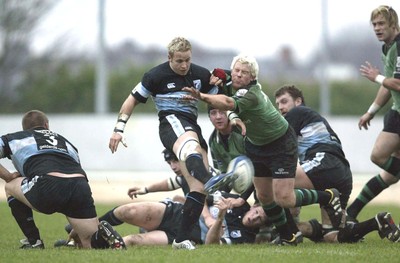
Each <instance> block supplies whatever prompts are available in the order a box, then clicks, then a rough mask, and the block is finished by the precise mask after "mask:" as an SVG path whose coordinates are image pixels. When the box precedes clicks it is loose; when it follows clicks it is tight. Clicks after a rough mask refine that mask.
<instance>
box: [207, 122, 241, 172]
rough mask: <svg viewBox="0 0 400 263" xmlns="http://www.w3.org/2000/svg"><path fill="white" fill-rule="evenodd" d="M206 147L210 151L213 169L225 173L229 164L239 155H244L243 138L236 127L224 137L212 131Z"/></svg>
mask: <svg viewBox="0 0 400 263" xmlns="http://www.w3.org/2000/svg"><path fill="white" fill-rule="evenodd" d="M208 145H209V147H210V151H211V157H212V160H213V166H214V168H216V169H218V170H220V171H221V172H222V173H226V170H227V168H228V165H229V162H230V161H231V160H232V159H233V158H235V157H238V156H239V155H243V154H245V150H244V137H243V136H242V134H241V133H240V131H239V130H238V129H237V128H236V127H232V132H231V133H230V134H229V135H227V136H225V135H222V134H220V133H219V132H218V131H217V130H214V131H213V133H212V134H211V136H210V138H209V140H208Z"/></svg>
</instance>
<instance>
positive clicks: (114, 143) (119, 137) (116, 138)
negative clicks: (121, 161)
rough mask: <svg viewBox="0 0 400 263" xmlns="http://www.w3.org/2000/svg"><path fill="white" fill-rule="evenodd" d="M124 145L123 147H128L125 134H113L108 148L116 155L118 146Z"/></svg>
mask: <svg viewBox="0 0 400 263" xmlns="http://www.w3.org/2000/svg"><path fill="white" fill-rule="evenodd" d="M120 142H121V143H122V145H123V146H125V147H128V145H127V144H126V140H125V137H124V134H123V133H121V132H113V134H112V135H111V138H110V142H109V143H108V148H110V150H111V152H112V153H115V152H116V151H117V149H118V144H119V143H120Z"/></svg>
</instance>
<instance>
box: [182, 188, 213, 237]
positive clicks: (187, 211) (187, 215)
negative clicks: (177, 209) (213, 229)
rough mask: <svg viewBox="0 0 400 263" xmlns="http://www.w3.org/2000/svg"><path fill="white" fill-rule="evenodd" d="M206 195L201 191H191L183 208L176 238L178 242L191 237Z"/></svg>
mask: <svg viewBox="0 0 400 263" xmlns="http://www.w3.org/2000/svg"><path fill="white" fill-rule="evenodd" d="M205 199H206V196H205V195H204V194H202V193H199V192H190V193H189V194H188V195H187V197H186V202H185V204H184V205H183V208H182V222H181V225H180V228H179V230H178V234H177V236H176V238H175V241H176V242H177V243H179V242H182V241H184V240H188V239H190V234H191V231H192V228H193V226H194V225H195V224H196V223H197V222H198V220H199V218H200V215H201V212H202V211H203V206H204V202H205Z"/></svg>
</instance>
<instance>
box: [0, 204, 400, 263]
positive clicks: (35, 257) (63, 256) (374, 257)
mask: <svg viewBox="0 0 400 263" xmlns="http://www.w3.org/2000/svg"><path fill="white" fill-rule="evenodd" d="M113 207H114V206H113V205H102V204H97V211H98V214H99V215H102V214H103V213H104V212H106V211H108V210H109V209H111V208H113ZM381 211H389V212H391V213H392V216H393V218H394V219H395V221H396V222H398V220H399V217H400V210H399V207H398V206H393V205H379V206H378V205H370V206H367V207H366V208H364V210H363V211H362V213H361V214H360V216H359V219H360V220H361V221H362V220H365V219H368V218H371V217H373V216H374V215H375V214H376V213H378V212H381ZM0 214H1V215H2V216H1V225H2V228H1V229H2V230H1V241H0V262H11V263H12V262H61V263H62V262H174V263H180V262H185V263H188V262H218V263H219V262H287V263H290V262H296V263H297V262H324V263H328V262H335V263H337V262H393V260H394V259H396V258H397V257H398V251H399V248H400V243H391V242H390V241H388V240H387V239H383V240H381V239H380V238H379V236H378V233H377V232H372V233H370V234H368V235H367V236H366V237H365V240H364V241H363V242H361V243H357V244H321V243H319V244H315V243H313V242H310V241H309V240H307V239H305V241H304V243H303V244H300V245H299V246H297V247H278V246H273V245H268V244H257V245H234V246H219V245H207V246H198V247H197V249H196V250H194V251H182V250H173V249H172V248H171V247H170V246H154V247H129V248H128V249H127V250H125V251H112V250H78V249H74V248H67V247H63V248H54V247H53V243H54V242H55V241H56V240H57V239H62V238H66V233H65V231H64V226H65V224H66V219H65V217H64V216H63V215H60V214H54V215H43V214H39V213H34V217H35V221H36V223H37V225H38V227H39V229H40V230H41V236H42V239H43V240H44V243H45V246H46V249H45V250H21V249H19V246H20V243H19V239H22V238H23V235H22V232H21V231H20V230H19V228H18V226H17V224H16V223H15V221H14V219H13V217H12V215H11V213H10V210H9V207H8V206H7V204H6V203H5V202H2V203H0ZM311 218H319V209H318V207H317V206H316V205H314V206H308V207H304V208H302V211H301V219H302V220H308V219H311ZM116 230H117V231H118V232H119V233H120V234H121V235H127V234H131V233H138V228H137V227H133V226H130V225H126V224H124V225H121V226H118V227H116ZM394 261H397V260H394Z"/></svg>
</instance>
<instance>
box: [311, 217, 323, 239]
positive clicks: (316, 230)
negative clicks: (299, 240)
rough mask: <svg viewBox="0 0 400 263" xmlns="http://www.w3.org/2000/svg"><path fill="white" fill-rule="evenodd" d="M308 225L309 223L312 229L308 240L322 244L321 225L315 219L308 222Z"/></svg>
mask: <svg viewBox="0 0 400 263" xmlns="http://www.w3.org/2000/svg"><path fill="white" fill-rule="evenodd" d="M308 223H310V225H311V229H312V232H311V235H310V236H309V237H308V238H309V239H310V240H311V241H314V242H322V241H323V240H324V234H323V233H322V225H321V224H320V223H319V222H318V220H317V219H315V218H314V219H311V220H309V221H308Z"/></svg>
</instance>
